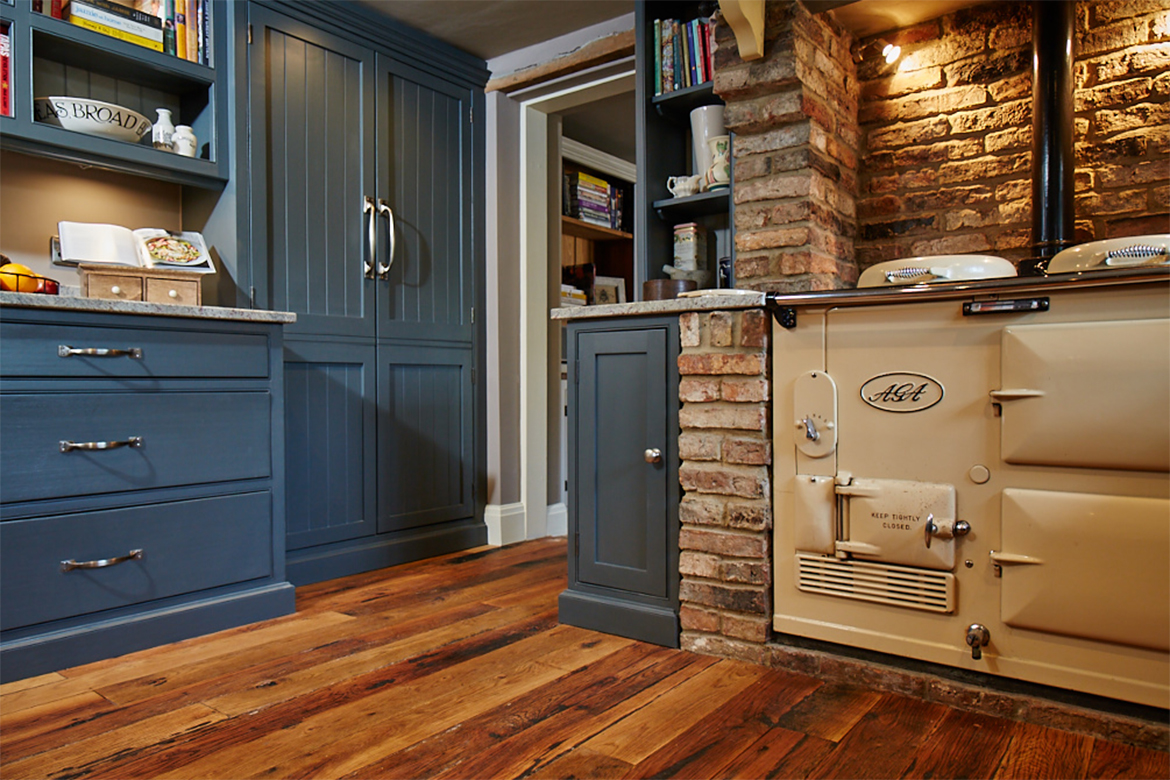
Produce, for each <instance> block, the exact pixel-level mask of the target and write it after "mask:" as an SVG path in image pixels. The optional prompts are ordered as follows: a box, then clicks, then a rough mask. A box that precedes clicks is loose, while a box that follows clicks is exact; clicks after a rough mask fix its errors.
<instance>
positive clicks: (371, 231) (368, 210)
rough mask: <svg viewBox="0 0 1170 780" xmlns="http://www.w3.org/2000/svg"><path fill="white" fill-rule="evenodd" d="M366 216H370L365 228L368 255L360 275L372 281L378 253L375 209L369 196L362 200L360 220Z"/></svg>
mask: <svg viewBox="0 0 1170 780" xmlns="http://www.w3.org/2000/svg"><path fill="white" fill-rule="evenodd" d="M367 214H369V215H370V221H369V223H368V227H367V228H366V243H367V250H368V251H369V254H368V255H367V256H366V259H365V261H364V262H363V267H364V270H363V272H362V273H363V275H364V276H365V277H366V278H367V279H373V278H374V257H375V255H376V254H377V252H378V226H377V225H375V224H374V223H375V222H376V221H377V219H376V216H375V214H376V207H375V206H374V199H373V198H371V197H370V196H369V195H367V196H366V197H365V198H363V199H362V219H365V217H366V215H367Z"/></svg>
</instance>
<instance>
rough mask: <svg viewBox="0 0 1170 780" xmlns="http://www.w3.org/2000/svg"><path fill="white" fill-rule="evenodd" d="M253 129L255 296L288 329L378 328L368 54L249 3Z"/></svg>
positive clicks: (352, 332) (353, 332) (364, 331)
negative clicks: (284, 315) (286, 316)
mask: <svg viewBox="0 0 1170 780" xmlns="http://www.w3.org/2000/svg"><path fill="white" fill-rule="evenodd" d="M249 19H250V21H251V23H252V27H253V40H254V43H253V45H252V46H249V47H248V53H249V58H250V62H249V67H250V74H249V102H250V107H251V116H250V117H249V122H250V127H249V136H250V143H251V160H252V166H253V168H254V170H253V175H252V182H253V209H252V213H253V214H254V215H255V219H256V222H255V224H254V225H253V228H252V231H253V251H254V258H253V263H254V264H255V266H256V268H257V269H259V270H258V271H257V273H256V274H255V278H256V282H257V284H256V287H257V290H256V293H257V301H258V302H259V303H260V304H261V305H267V306H268V307H269V308H272V309H278V310H283V311H292V312H296V314H297V321H296V323H295V324H293V325H290V326H288V329H287V332H289V333H294V334H295V333H317V334H332V335H347V336H373V335H374V319H373V310H374V283H373V281H372V280H371V279H368V278H366V268H367V264H368V263H371V262H372V258H371V253H370V237H371V233H370V231H371V230H372V229H374V228H375V227H376V218H375V216H374V214H373V213H372V212H371V211H367V210H366V209H365V198H366V197H371V198H372V197H373V196H374V164H375V159H376V158H375V154H374V143H375V139H374V82H375V80H374V76H373V74H374V70H373V68H374V54H373V52H372V51H370V50H369V49H366V48H363V47H361V46H358V45H356V44H354V43H351V42H349V41H347V40H345V39H343V38H339V37H336V36H332V35H329V34H328V33H326V32H323V31H321V30H317V29H315V28H313V27H311V26H309V25H306V24H303V23H301V22H298V21H296V20H294V19H290V18H289V17H286V16H283V15H281V14H278V13H275V12H273V11H271V10H269V9H266V8H263V7H260V6H257V5H252V6H251V7H250V16H249Z"/></svg>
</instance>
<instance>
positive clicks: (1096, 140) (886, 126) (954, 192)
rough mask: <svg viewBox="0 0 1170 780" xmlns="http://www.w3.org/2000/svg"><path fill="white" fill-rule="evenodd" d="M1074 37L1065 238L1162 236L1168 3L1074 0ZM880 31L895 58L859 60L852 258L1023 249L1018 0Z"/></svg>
mask: <svg viewBox="0 0 1170 780" xmlns="http://www.w3.org/2000/svg"><path fill="white" fill-rule="evenodd" d="M1076 35H1077V40H1076V48H1075V51H1076V55H1075V56H1076V60H1075V67H1076V84H1077V93H1076V166H1077V167H1076V189H1077V197H1076V201H1075V214H1076V235H1075V237H1074V240H1076V241H1077V242H1081V241H1089V240H1092V239H1094V238H1107V237H1112V236H1125V235H1138V234H1142V233H1154V232H1167V231H1168V230H1170V216H1168V213H1170V184H1168V182H1170V157H1168V155H1170V2H1167V1H1166V0H1108V1H1107V2H1080V3H1078V4H1077V32H1076ZM881 37H883V38H884V39H886V40H888V41H890V42H893V43H898V44H900V45H901V46H902V48H903V58H902V60H901V61H900V62H899V63H898V64H897V65H896V66H891V65H886V64H885V63H884V62H883V61H882V60H881V59H880V58H873V57H871V58H869V59H867V60H866V61H865V62H864V63H862V65H860V66H859V68H858V78H859V80H860V83H861V103H860V113H859V119H860V123H861V130H862V135H863V144H862V147H863V154H862V164H861V169H860V183H861V193H860V196H859V199H858V203H857V212H858V222H859V227H858V239H857V243H856V256H857V261H858V265H859V266H860V267H861V268H862V269H864V268H866V267H868V266H870V265H872V264H873V263H876V262H880V261H882V260H891V259H895V258H901V257H912V256H917V255H934V254H946V253H984V252H986V253H989V254H995V255H1000V256H1003V257H1007V258H1008V259H1010V260H1013V261H1017V262H1018V261H1019V260H1022V259H1024V258H1026V257H1029V256H1031V254H1032V248H1031V244H1032V236H1031V224H1032V223H1031V220H1032V184H1031V177H1032V71H1031V68H1032V64H1031V46H1032V16H1031V6H1030V4H1028V3H1015V2H1004V3H991V4H986V5H981V6H976V7H973V8H969V9H965V10H962V11H959V12H957V13H954V14H951V15H948V16H944V17H941V18H939V19H935V20H932V21H929V22H925V23H923V24H920V25H917V26H914V27H910V28H904V29H901V30H897V31H894V32H891V33H884V34H882V36H881ZM861 43H862V44H865V43H868V40H867V41H862V42H861Z"/></svg>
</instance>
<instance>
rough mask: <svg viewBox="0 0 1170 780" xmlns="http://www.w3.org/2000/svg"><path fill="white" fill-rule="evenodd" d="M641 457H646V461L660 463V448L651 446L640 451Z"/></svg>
mask: <svg viewBox="0 0 1170 780" xmlns="http://www.w3.org/2000/svg"><path fill="white" fill-rule="evenodd" d="M642 457H643V458H645V459H646V462H647V463H661V462H662V450H660V449H658V448H657V447H651V448H650V449H648V450H646V451H645V452H643V453H642Z"/></svg>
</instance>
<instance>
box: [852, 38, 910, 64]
mask: <svg viewBox="0 0 1170 780" xmlns="http://www.w3.org/2000/svg"><path fill="white" fill-rule="evenodd" d="M878 52H881V55H882V59H884V60H885V61H886V63H887V64H889V65H893V64H894V63H895V62H897V61H898V58H899V57H901V56H902V47H901V46H898V45H897V44H893V43H890V42H889V41H887V40H886V39H884V38H877V39H876V40H873V41H870V42H869V43H868V44H866V45H865V46H862V47H861V48H860V49H857V50H856V53H855V54H854V59H855V60H856V61H857V62H861V61H862V60H864V59H865V58H867V57H872V56H875V55H877V54H878Z"/></svg>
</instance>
